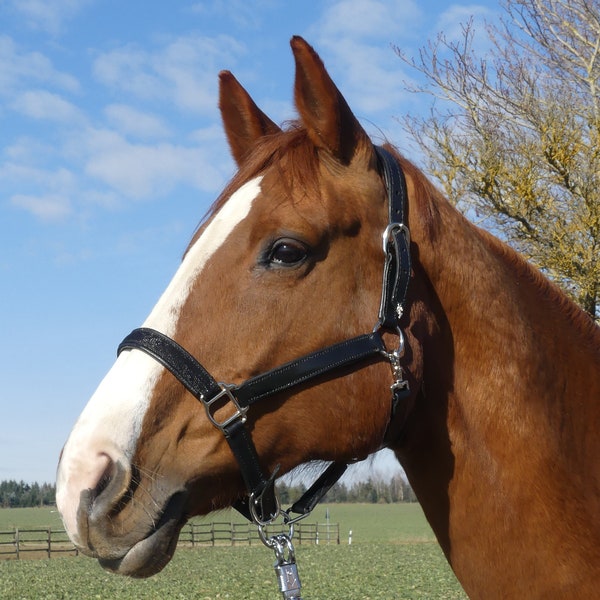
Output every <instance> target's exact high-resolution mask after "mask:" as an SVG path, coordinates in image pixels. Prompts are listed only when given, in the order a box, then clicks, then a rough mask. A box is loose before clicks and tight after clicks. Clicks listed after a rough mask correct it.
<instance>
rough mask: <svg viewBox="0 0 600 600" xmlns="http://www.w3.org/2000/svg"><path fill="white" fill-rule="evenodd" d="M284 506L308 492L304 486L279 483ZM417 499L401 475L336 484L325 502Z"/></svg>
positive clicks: (376, 502) (386, 502)
mask: <svg viewBox="0 0 600 600" xmlns="http://www.w3.org/2000/svg"><path fill="white" fill-rule="evenodd" d="M277 489H278V491H279V496H280V499H281V503H282V504H283V505H286V504H291V503H293V502H295V501H296V500H297V499H298V498H300V496H301V495H302V494H303V493H304V492H305V491H306V487H305V486H304V485H303V484H302V485H287V484H286V483H285V482H284V481H279V482H278V483H277ZM416 501H417V498H416V496H415V493H414V492H413V490H412V488H411V487H410V485H409V483H408V482H407V481H406V480H405V479H404V478H403V477H401V476H400V475H396V476H394V477H392V478H391V479H388V480H386V479H384V478H383V477H380V476H377V477H373V478H369V479H367V481H356V482H353V483H350V484H345V483H336V484H335V485H334V486H333V487H332V488H331V489H330V490H329V492H328V493H327V495H326V496H325V498H324V500H323V502H366V503H371V504H391V503H393V502H416Z"/></svg>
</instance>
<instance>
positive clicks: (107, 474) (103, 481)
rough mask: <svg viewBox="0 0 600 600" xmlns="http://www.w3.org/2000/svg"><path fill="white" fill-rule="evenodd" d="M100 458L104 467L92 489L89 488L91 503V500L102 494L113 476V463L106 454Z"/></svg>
mask: <svg viewBox="0 0 600 600" xmlns="http://www.w3.org/2000/svg"><path fill="white" fill-rule="evenodd" d="M102 458H103V459H105V460H104V461H103V462H106V467H105V468H104V470H103V471H102V474H101V475H100V478H99V479H98V483H97V484H96V486H95V487H94V488H91V496H92V501H93V499H95V498H97V497H98V496H100V495H101V494H102V492H103V491H104V490H105V489H106V488H107V487H108V485H109V484H110V481H111V479H112V478H113V475H114V469H115V463H114V462H113V461H112V459H111V458H110V456H108V455H107V454H103V455H102Z"/></svg>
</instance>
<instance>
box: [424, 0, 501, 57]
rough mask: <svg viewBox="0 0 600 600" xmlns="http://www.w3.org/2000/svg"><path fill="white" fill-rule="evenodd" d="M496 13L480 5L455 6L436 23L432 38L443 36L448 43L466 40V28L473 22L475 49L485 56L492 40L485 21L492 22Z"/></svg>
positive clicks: (442, 14) (446, 11)
mask: <svg viewBox="0 0 600 600" xmlns="http://www.w3.org/2000/svg"><path fill="white" fill-rule="evenodd" d="M495 14H496V12H495V11H493V10H491V9H490V8H489V7H487V6H482V5H480V4H453V5H452V6H450V7H449V8H448V9H447V10H445V11H444V12H443V13H441V14H440V16H439V17H438V19H437V20H436V22H435V32H433V34H432V37H437V35H439V34H442V35H443V36H444V37H445V39H446V40H447V41H448V42H453V41H454V42H457V41H459V40H462V39H463V38H464V26H465V25H466V24H467V23H468V22H469V21H471V20H473V27H474V32H475V36H474V39H473V49H474V50H475V51H476V52H477V53H478V54H484V53H485V52H486V51H487V50H488V49H489V48H490V40H489V37H488V35H487V32H486V29H485V23H484V22H485V20H486V19H487V20H492V18H493V17H494V16H495Z"/></svg>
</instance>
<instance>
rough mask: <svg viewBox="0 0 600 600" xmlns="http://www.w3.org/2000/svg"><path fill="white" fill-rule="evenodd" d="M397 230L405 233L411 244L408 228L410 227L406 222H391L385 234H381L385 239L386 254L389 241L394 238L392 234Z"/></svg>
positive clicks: (384, 249) (384, 248)
mask: <svg viewBox="0 0 600 600" xmlns="http://www.w3.org/2000/svg"><path fill="white" fill-rule="evenodd" d="M397 230H399V231H401V232H402V233H403V234H404V237H405V238H406V242H407V244H410V231H409V230H408V227H407V226H406V225H405V224H404V223H390V224H389V225H388V226H387V227H386V228H385V230H384V232H383V235H382V236H381V237H382V241H383V253H384V254H387V245H388V242H389V241H390V239H391V238H392V235H394V234H395V233H396V231H397Z"/></svg>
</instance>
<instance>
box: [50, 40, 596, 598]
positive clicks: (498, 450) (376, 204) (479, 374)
mask: <svg viewBox="0 0 600 600" xmlns="http://www.w3.org/2000/svg"><path fill="white" fill-rule="evenodd" d="M291 47H292V51H293V55H294V59H295V69H296V71H295V82H294V98H295V105H296V109H297V112H298V118H297V120H295V121H293V122H290V123H288V124H286V126H285V127H284V128H281V127H279V126H278V125H277V124H275V123H274V122H273V121H272V120H271V119H270V118H269V117H268V116H267V115H266V114H265V113H263V112H262V111H261V110H260V109H259V108H258V106H257V105H256V103H255V102H254V101H253V100H252V98H251V96H250V95H249V94H248V92H247V91H246V90H245V89H244V88H243V87H242V86H241V84H240V83H239V82H238V81H237V80H236V79H235V78H234V76H233V75H232V74H231V73H230V72H228V71H223V72H221V73H220V91H219V107H220V111H221V115H222V120H223V126H224V130H225V134H226V137H227V140H228V143H229V146H230V149H231V153H232V155H233V158H234V161H235V163H236V165H237V171H236V173H235V174H234V176H233V178H232V179H231V181H230V182H229V184H228V185H227V186H226V187H225V189H224V190H223V192H222V193H221V195H220V196H219V198H218V199H217V200H216V202H215V203H214V205H213V206H212V208H211V210H210V211H209V213H208V214H207V216H206V218H205V219H204V220H203V222H202V223H201V225H200V226H199V228H198V229H197V231H196V232H195V233H194V235H193V237H192V240H191V242H190V243H189V246H188V247H187V250H186V251H185V254H184V257H183V260H182V262H181V265H180V266H179V268H178V270H177V272H176V274H175V276H174V278H173V280H172V281H171V283H170V284H169V285H168V287H167V288H166V290H165V292H164V293H163V295H162V296H161V298H160V299H159V301H158V303H157V304H156V306H155V307H154V309H153V310H152V311H151V313H150V315H149V317H148V318H147V320H146V321H145V323H144V325H143V328H141V329H139V330H136V331H134V332H133V333H132V334H131V335H130V336H128V337H127V338H126V339H125V341H124V342H123V344H122V345H121V347H120V353H119V355H118V358H117V360H116V362H115V363H114V365H113V366H112V368H111V369H110V371H109V372H108V374H107V375H106V377H105V378H104V379H103V380H102V382H101V383H100V385H99V387H98V389H97V390H96V392H95V393H94V394H93V396H92V398H91V399H90V400H89V402H88V404H87V405H86V406H85V408H84V410H83V412H82V414H81V416H80V417H79V419H78V421H77V422H76V424H75V426H74V428H73V430H72V432H71V434H70V436H69V438H68V440H67V442H66V444H65V446H64V448H63V450H62V453H61V457H60V460H59V466H58V471H57V505H58V509H59V511H60V513H61V515H62V519H63V521H64V525H65V528H66V530H67V532H68V534H69V536H70V538H71V540H72V541H73V543H74V544H75V545H76V546H77V547H78V548H79V549H80V550H81V552H83V553H85V554H89V555H90V556H93V557H95V558H97V559H98V560H99V561H100V563H101V564H102V565H103V566H104V567H105V568H107V569H109V570H111V571H114V572H116V573H122V574H125V575H130V576H134V577H146V576H150V575H152V574H154V573H156V572H158V571H159V570H161V569H162V568H163V567H164V566H165V565H166V564H167V563H168V561H169V560H170V559H171V557H172V555H173V552H174V550H175V545H176V542H177V537H178V534H179V532H180V529H181V527H182V526H183V524H184V523H185V522H186V520H187V519H188V518H190V517H191V516H193V515H200V514H206V513H209V512H210V511H213V510H215V509H219V508H223V507H229V506H231V505H234V504H236V503H241V504H242V505H244V506H245V507H246V510H248V509H249V510H250V513H251V514H252V515H253V516H254V517H257V513H258V520H259V521H260V519H262V518H265V517H264V515H265V514H266V515H267V517H266V519H267V520H268V519H269V518H270V517H272V516H273V515H276V514H277V512H278V510H277V508H276V507H274V505H273V491H272V490H273V481H274V479H275V477H276V476H281V475H283V474H285V473H287V472H289V471H290V470H292V469H294V468H295V467H297V466H298V465H302V464H305V463H310V462H314V461H326V462H330V463H331V464H333V465H345V464H347V463H350V462H353V461H356V460H361V459H363V458H365V457H367V456H369V455H370V454H372V453H373V452H375V451H377V450H378V449H380V448H390V449H391V450H393V452H394V453H395V455H396V457H397V459H398V461H399V462H400V464H401V465H402V467H403V469H404V471H405V472H406V475H407V478H408V480H409V482H410V485H411V486H412V488H413V490H414V491H415V494H416V496H417V498H418V500H419V502H420V504H421V506H422V508H423V510H424V513H425V515H426V517H427V519H428V521H429V523H430V525H431V527H432V529H433V531H434V533H435V535H436V537H437V540H438V542H439V544H440V546H441V548H442V550H443V552H444V554H445V556H446V558H447V560H448V562H449V564H450V565H451V567H452V569H453V570H454V573H455V574H456V577H457V578H458V580H459V581H460V583H461V585H462V586H463V588H464V590H465V591H466V593H467V594H468V595H469V597H471V598H474V599H478V598H484V599H486V600H489V599H493V598H503V599H506V598H530V599H531V598H561V599H564V598H586V599H587V598H591V597H594V596H595V594H596V592H597V585H598V582H600V435H599V433H598V432H599V431H600V328H598V327H597V325H596V324H595V323H594V322H593V321H592V320H591V319H590V318H589V317H588V316H587V315H586V314H585V313H583V312H582V311H581V310H580V309H579V308H578V307H577V306H576V305H575V304H574V303H573V302H571V300H569V299H568V298H567V297H566V295H565V294H563V293H562V292H561V291H560V290H559V289H558V288H557V287H556V286H555V285H554V284H553V283H551V282H549V281H548V280H547V279H546V278H545V277H544V276H543V275H542V274H541V273H540V272H539V271H538V270H536V269H535V268H534V267H533V266H531V265H530V264H528V263H527V262H526V261H525V260H524V259H523V258H522V257H521V256H520V255H518V254H517V253H516V252H515V251H513V250H512V249H510V248H509V247H508V246H507V245H505V244H504V243H502V242H501V241H499V240H498V239H496V238H495V237H494V236H492V235H491V234H490V233H487V232H486V231H484V230H482V229H480V228H478V227H476V226H475V225H473V224H472V223H470V222H469V221H468V220H467V219H466V218H465V217H464V216H463V215H462V214H461V213H460V212H458V211H457V210H456V209H455V208H454V207H453V206H452V205H451V204H450V203H449V201H448V200H447V199H445V198H444V197H443V195H442V194H441V193H440V192H439V191H438V190H437V189H436V187H435V186H434V185H433V184H432V183H430V182H429V181H428V179H427V178H426V176H425V175H424V173H423V172H422V171H420V170H419V169H418V168H417V167H416V166H415V165H414V164H413V163H411V162H410V161H409V160H407V159H406V158H404V157H403V156H401V154H400V153H399V152H398V150H397V149H396V148H395V147H394V146H393V145H391V144H389V143H386V144H384V145H383V147H381V148H380V147H377V146H375V145H374V144H373V142H372V141H371V139H370V138H369V136H368V135H367V133H366V132H365V130H364V129H363V127H362V126H361V125H360V123H359V121H358V120H357V118H356V117H355V116H354V114H353V113H352V111H351V109H350V107H349V105H348V103H347V102H346V100H345V99H344V97H343V96H342V94H341V92H340V91H339V90H338V88H337V87H336V85H335V84H334V82H333V81H332V79H331V77H330V76H329V74H328V72H327V71H326V69H325V66H324V65H323V62H322V61H321V59H320V57H319V56H318V55H317V53H316V52H315V50H314V49H313V48H312V47H311V46H310V45H309V44H308V43H307V42H306V41H304V40H303V39H302V38H300V37H294V38H293V39H292V40H291ZM394 194H395V195H396V196H398V197H399V198H400V200H397V199H396V200H394V198H392V196H393V195H394ZM393 202H396V205H398V202H400V206H399V208H398V206H396V208H395V209H394V210H396V212H398V213H399V214H400V217H399V218H398V219H394V218H393V217H392V216H390V212H391V210H390V207H391V204H392V203H393ZM403 203H404V205H403ZM382 234H383V246H384V250H385V249H386V247H387V250H385V251H384V250H382ZM390 249H391V250H390ZM382 282H383V283H382ZM382 289H383V292H382ZM382 296H383V297H384V298H383V299H382ZM382 307H383V308H382ZM348 347H349V348H350V349H351V351H352V352H353V353H354V355H353V356H352V357H350V358H348V357H347V354H346V349H347V348H348ZM299 357H301V358H299ZM200 361H201V362H200ZM323 362H327V363H328V365H329V363H333V366H331V367H330V366H327V367H326V368H322V367H323V365H322V363H323ZM265 373H266V375H264V374H265ZM290 373H291V374H290ZM266 387H269V389H268V390H266ZM213 388H214V389H213ZM209 392H210V393H209ZM259 396H260V401H256V402H255V400H257V397H259ZM199 401H201V402H199ZM199 404H204V408H205V410H204V409H203V408H202V407H201V406H199ZM334 470H335V469H334ZM325 487H326V486H325ZM319 495H322V494H321V492H319V493H317V494H316V496H319ZM311 503H313V499H310V502H308V504H311Z"/></svg>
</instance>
